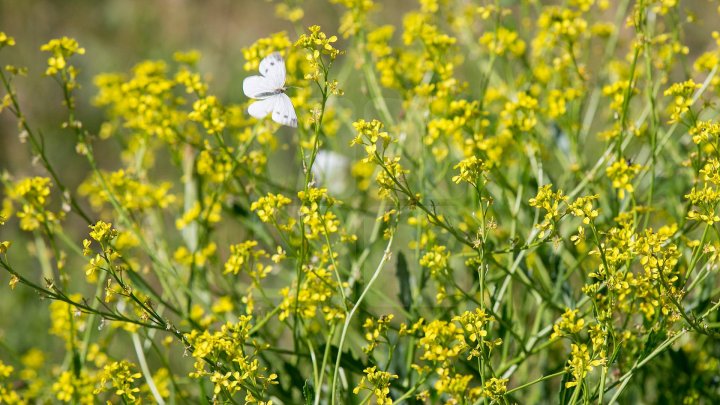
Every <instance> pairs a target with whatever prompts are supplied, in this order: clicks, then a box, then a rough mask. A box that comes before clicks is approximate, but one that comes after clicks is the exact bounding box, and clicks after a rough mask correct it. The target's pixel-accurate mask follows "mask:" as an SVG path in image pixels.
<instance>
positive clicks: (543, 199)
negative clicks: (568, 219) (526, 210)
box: [529, 184, 568, 238]
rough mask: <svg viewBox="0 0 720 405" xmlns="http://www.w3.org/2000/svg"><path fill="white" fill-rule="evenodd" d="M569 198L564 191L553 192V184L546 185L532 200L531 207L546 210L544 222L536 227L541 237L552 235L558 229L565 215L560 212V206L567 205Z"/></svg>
mask: <svg viewBox="0 0 720 405" xmlns="http://www.w3.org/2000/svg"><path fill="white" fill-rule="evenodd" d="M567 200H568V197H567V196H566V195H565V193H564V192H563V191H562V190H558V191H552V184H546V185H544V186H542V187H540V189H539V190H538V192H537V195H536V196H535V197H533V198H531V199H530V201H529V203H530V206H531V207H536V208H542V209H543V210H545V216H544V218H543V221H542V222H541V223H539V224H537V225H535V227H536V228H537V229H539V230H540V237H541V238H543V237H545V236H546V235H552V234H554V233H555V231H556V229H557V223H558V221H559V220H560V218H561V217H562V215H564V212H561V211H560V204H561V203H567Z"/></svg>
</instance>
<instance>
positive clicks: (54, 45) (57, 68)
mask: <svg viewBox="0 0 720 405" xmlns="http://www.w3.org/2000/svg"><path fill="white" fill-rule="evenodd" d="M40 50H41V51H44V52H50V53H52V55H53V56H51V57H50V58H49V59H48V61H47V63H48V68H47V70H45V74H46V75H48V76H53V75H55V74H57V73H58V72H61V71H63V72H64V71H67V73H68V75H69V76H70V77H69V78H70V79H71V80H72V81H73V82H74V80H75V77H76V76H77V72H76V71H75V69H74V68H73V67H72V66H68V65H67V60H68V59H69V58H70V57H71V56H73V55H75V54H77V55H83V54H85V48H81V47H80V45H79V44H78V43H77V41H76V40H74V39H72V38H68V37H62V38H60V39H53V40H51V41H50V42H48V43H46V44H44V45H43V46H41V47H40Z"/></svg>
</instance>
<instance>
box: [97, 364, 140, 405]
mask: <svg viewBox="0 0 720 405" xmlns="http://www.w3.org/2000/svg"><path fill="white" fill-rule="evenodd" d="M135 367H136V366H135V365H134V364H132V363H130V362H129V361H127V360H122V361H115V362H112V363H110V364H108V365H106V366H105V368H103V370H102V372H101V373H100V374H99V375H98V377H97V378H98V379H99V380H100V381H99V383H98V385H99V387H98V388H96V389H95V391H93V393H94V394H99V393H101V392H103V391H106V390H108V389H112V390H113V392H114V393H115V395H118V396H120V397H121V398H123V400H125V401H131V402H135V401H136V400H137V399H138V398H137V397H135V395H136V394H137V393H139V392H140V387H138V386H137V385H136V384H137V383H136V380H138V379H140V377H142V374H141V373H139V372H137V371H134V370H133V369H134V368H135ZM108 383H109V388H108Z"/></svg>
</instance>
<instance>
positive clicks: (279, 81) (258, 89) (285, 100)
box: [243, 52, 297, 127]
mask: <svg viewBox="0 0 720 405" xmlns="http://www.w3.org/2000/svg"><path fill="white" fill-rule="evenodd" d="M260 74H261V75H262V76H250V77H246V78H245V80H243V92H245V95H246V96H248V97H250V98H254V99H257V100H258V101H256V102H254V103H252V104H250V107H248V113H249V114H250V115H252V116H253V117H255V118H264V117H266V116H267V115H268V114H270V113H272V119H273V121H275V122H277V123H278V124H282V125H287V126H290V127H297V115H295V108H294V107H293V105H292V102H291V101H290V97H288V96H287V94H285V61H284V60H283V57H282V56H281V55H280V53H278V52H273V53H271V54H270V55H268V56H266V57H265V58H263V60H262V61H260Z"/></svg>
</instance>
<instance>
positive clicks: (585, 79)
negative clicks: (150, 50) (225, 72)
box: [0, 0, 720, 404]
mask: <svg viewBox="0 0 720 405" xmlns="http://www.w3.org/2000/svg"><path fill="white" fill-rule="evenodd" d="M330 3H332V4H333V7H337V9H338V10H340V11H341V13H342V16H341V17H340V21H339V23H338V27H339V28H338V32H337V34H332V33H330V31H329V30H327V29H326V28H321V27H320V26H318V25H310V26H309V27H308V28H305V29H302V28H300V27H301V25H300V24H301V23H304V22H305V21H306V20H308V21H309V20H310V18H311V16H310V15H309V13H306V11H307V9H306V8H305V7H304V5H303V3H302V2H301V1H297V0H293V1H290V0H287V1H281V2H279V3H278V4H277V8H276V12H277V15H278V17H279V18H281V19H285V20H287V21H288V22H289V23H290V24H295V26H296V27H298V34H297V35H295V36H293V35H290V34H288V33H287V32H284V31H282V32H278V33H274V34H271V35H269V36H267V37H264V38H260V39H258V40H257V41H255V42H254V43H253V44H251V45H249V46H247V47H246V48H244V49H243V50H242V56H243V58H244V62H243V63H244V65H243V68H244V69H245V70H246V71H247V72H248V75H249V74H253V73H256V72H257V70H258V68H259V66H262V65H261V61H262V60H263V58H265V57H266V56H268V55H271V54H274V53H275V52H277V54H275V55H281V57H280V56H276V57H275V60H280V61H283V62H284V63H285V67H286V72H287V78H286V81H285V82H284V83H286V86H285V87H283V88H282V89H273V90H274V91H281V92H285V91H287V94H288V96H289V97H290V100H291V102H292V104H293V106H294V109H295V111H296V113H297V129H293V128H289V127H283V126H281V125H279V124H278V123H276V122H273V121H272V120H270V119H255V118H252V117H251V116H250V115H248V114H247V107H248V105H249V104H250V103H251V102H252V100H243V101H242V102H240V103H233V102H229V101H225V100H224V99H223V98H222V97H221V96H219V95H218V94H216V93H215V91H214V90H213V85H212V83H210V82H208V80H207V75H206V73H208V72H206V71H204V70H203V69H201V66H203V65H202V64H201V63H199V62H200V61H201V55H200V54H199V52H197V51H190V52H178V53H176V54H175V55H174V58H173V59H172V60H148V61H140V62H138V63H137V64H136V65H135V66H134V67H133V68H132V69H131V70H130V71H128V72H122V73H103V74H99V75H97V76H95V78H94V84H95V86H96V95H95V97H94V98H93V100H92V102H93V104H94V108H96V109H98V110H100V111H102V114H103V116H104V118H103V120H102V122H101V123H99V124H96V125H91V124H88V123H86V121H85V120H84V116H83V114H84V113H83V110H82V109H81V108H80V107H79V106H80V105H83V104H85V103H84V102H85V101H86V100H84V99H82V98H81V97H83V96H82V93H80V92H79V89H80V84H81V83H82V80H81V78H82V77H83V76H82V75H83V74H84V72H83V71H82V69H80V68H79V67H78V66H81V64H80V63H79V62H78V61H82V60H83V59H82V58H87V57H90V56H91V52H90V51H87V52H86V50H85V49H84V48H83V47H82V46H81V45H80V44H79V43H78V41H77V40H75V39H72V38H67V37H62V38H59V39H52V40H50V41H49V42H48V43H46V44H45V45H43V46H42V47H41V48H40V50H41V51H42V52H45V53H46V56H48V59H47V64H46V66H44V67H43V68H42V70H41V71H40V72H41V73H43V74H44V75H45V76H47V77H48V78H50V79H53V80H54V84H51V85H55V86H59V90H60V93H59V94H60V97H61V99H60V100H54V101H53V102H54V104H53V105H54V106H55V107H56V108H57V109H58V110H59V111H62V114H63V117H64V118H63V119H62V122H60V123H56V130H55V131H53V132H52V133H44V132H43V131H41V130H40V129H39V128H38V127H37V126H36V125H35V124H34V122H33V119H32V117H31V116H29V115H27V114H26V112H25V111H26V102H25V98H24V97H23V94H21V93H20V92H19V90H18V85H17V83H18V82H19V81H23V80H33V79H34V78H36V77H39V76H40V75H39V74H37V75H35V76H33V75H34V74H36V73H38V72H34V71H33V69H26V68H24V67H17V66H13V65H7V66H4V67H3V69H2V70H0V80H1V82H2V89H3V91H2V93H1V94H0V95H1V98H0V111H2V110H4V111H2V112H3V114H4V115H8V116H12V117H14V118H15V119H16V122H17V129H18V133H19V137H20V138H19V139H20V140H21V141H22V142H24V146H25V147H27V149H28V151H29V153H30V154H31V155H32V157H33V162H34V163H35V165H34V166H32V167H30V166H28V167H20V168H13V170H12V171H7V172H4V173H2V175H1V176H0V180H1V181H2V187H3V190H4V192H3V199H2V206H1V210H0V226H2V228H0V229H2V232H3V233H2V237H0V269H1V270H2V277H3V280H4V284H5V283H6V284H7V285H8V287H6V289H7V290H12V292H10V291H5V295H4V296H5V297H7V298H6V299H8V300H11V299H13V296H15V295H18V294H22V293H23V292H27V291H32V292H34V293H35V294H36V297H38V298H39V299H38V300H36V301H37V302H38V304H37V305H40V307H41V308H42V309H43V314H44V315H43V316H45V315H48V314H49V331H50V333H51V334H52V335H53V336H54V337H53V339H54V344H52V345H47V346H43V345H42V344H39V343H37V344H36V343H35V342H34V341H33V337H32V336H28V337H27V340H28V342H30V344H33V345H35V347H32V348H25V347H24V346H22V345H21V346H18V347H15V345H10V344H8V343H5V342H3V344H2V346H3V348H4V349H7V350H3V351H2V352H1V353H2V354H1V355H0V402H8V403H34V402H42V403H45V402H52V401H59V402H72V403H94V402H95V401H97V399H98V398H102V399H106V400H108V401H110V402H112V403H116V402H117V403H119V402H123V403H134V402H141V401H143V400H144V401H151V402H157V403H166V402H171V403H175V402H189V403H195V402H212V403H240V402H243V403H250V404H254V403H257V404H271V403H272V404H280V403H286V404H294V403H305V404H320V403H329V404H346V403H347V404H350V403H358V404H364V403H369V402H374V403H378V404H391V403H447V404H479V403H484V404H489V403H502V404H509V403H527V402H537V401H539V400H543V401H548V402H558V403H570V404H574V403H579V402H583V403H600V404H602V403H605V402H608V401H609V402H610V403H614V402H615V401H616V400H617V401H622V402H641V401H653V402H667V403H681V402H682V403H702V402H705V403H715V402H717V401H718V400H719V399H720V388H719V387H718V385H717V381H716V379H717V369H718V367H719V365H720V353H718V351H717V349H716V341H717V339H718V337H720V332H718V327H719V326H720V322H719V318H718V308H719V307H720V292H719V290H718V277H717V271H718V258H719V257H720V255H719V254H718V250H719V249H720V228H718V225H717V223H718V222H720V213H719V212H718V204H719V203H720V123H718V121H717V119H716V118H717V113H718V107H717V105H718V101H719V95H720V77H719V76H718V72H717V71H718V66H720V34H718V33H717V32H715V33H713V34H712V41H711V44H712V46H710V47H709V48H707V49H695V48H691V47H690V45H689V44H688V45H686V42H685V40H684V39H685V36H686V34H687V32H688V31H690V30H692V29H693V28H694V27H695V26H696V25H697V24H696V22H697V21H699V20H697V19H698V18H699V17H698V16H695V15H693V14H691V13H690V12H689V11H687V10H686V9H685V8H684V6H683V4H681V3H683V2H680V1H678V0H638V1H636V2H629V1H623V0H621V1H617V2H610V1H607V0H597V1H596V0H568V1H565V2H561V3H562V5H557V4H555V2H553V4H552V5H550V4H545V3H550V2H542V1H519V2H487V3H489V4H486V5H472V4H470V3H468V2H465V1H459V0H458V1H455V0H420V1H419V4H417V5H415V6H414V7H413V9H412V10H410V11H407V12H406V13H405V14H404V16H403V17H402V22H401V23H400V24H399V25H383V24H380V23H379V22H378V21H380V17H379V14H380V13H378V10H379V9H380V7H381V6H382V4H379V3H381V2H380V1H373V0H331V1H330ZM501 3H502V6H501ZM505 3H512V4H511V5H506V4H505ZM713 12H714V11H713ZM718 12H720V10H718ZM707 18H708V20H713V19H714V18H716V16H707ZM713 21H714V20H713ZM310 22H312V21H310ZM680 22H683V23H680ZM698 24H699V23H698ZM80 40H81V41H80V42H82V38H80ZM16 46H17V47H22V46H24V44H23V40H22V38H20V39H19V40H18V41H17V42H16V40H15V39H14V38H12V37H10V36H9V35H8V34H6V33H2V32H0V54H2V53H4V52H7V51H8V49H5V48H10V47H16ZM278 58H279V59H278ZM4 60H5V59H4ZM271 95H275V93H273V94H271ZM267 96H269V95H265V97H267ZM48 102H50V101H48ZM56 136H57V137H62V140H63V142H72V143H73V145H74V148H75V152H76V155H75V157H74V159H76V160H77V161H78V162H77V164H81V165H83V167H84V168H86V171H87V176H86V178H84V179H83V180H82V182H80V184H78V185H75V184H70V183H68V181H67V175H66V173H65V171H64V170H63V167H62V166H61V165H59V164H58V161H57V160H56V159H55V156H54V151H53V150H52V149H51V148H48V147H47V142H46V140H48V139H49V138H51V137H56ZM113 145H115V146H113ZM113 148H115V149H113ZM109 151H110V152H109ZM38 316H39V315H38ZM13 328H18V329H22V328H23V326H21V325H14V326H13ZM0 332H2V331H0ZM19 333H23V331H22V330H21V331H20V332H19ZM0 339H3V337H2V335H1V334H0ZM58 342H60V345H57V343H58ZM55 346H57V347H55ZM548 398H550V399H548Z"/></svg>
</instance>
